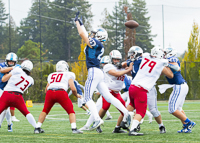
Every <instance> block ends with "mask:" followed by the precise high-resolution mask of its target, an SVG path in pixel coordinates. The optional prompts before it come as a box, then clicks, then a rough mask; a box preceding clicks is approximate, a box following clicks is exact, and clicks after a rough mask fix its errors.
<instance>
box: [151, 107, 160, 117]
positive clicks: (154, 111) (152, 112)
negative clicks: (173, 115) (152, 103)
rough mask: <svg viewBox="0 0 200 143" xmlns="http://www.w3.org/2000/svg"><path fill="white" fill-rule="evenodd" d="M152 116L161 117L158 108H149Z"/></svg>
mask: <svg viewBox="0 0 200 143" xmlns="http://www.w3.org/2000/svg"><path fill="white" fill-rule="evenodd" d="M149 110H150V112H151V114H152V115H153V117H158V116H159V115H160V112H159V111H158V109H156V108H152V109H151V108H149Z"/></svg>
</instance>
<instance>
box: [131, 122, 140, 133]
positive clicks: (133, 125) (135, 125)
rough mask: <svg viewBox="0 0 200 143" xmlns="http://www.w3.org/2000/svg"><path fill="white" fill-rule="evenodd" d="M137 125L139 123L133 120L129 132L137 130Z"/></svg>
mask: <svg viewBox="0 0 200 143" xmlns="http://www.w3.org/2000/svg"><path fill="white" fill-rule="evenodd" d="M138 124H139V121H138V120H133V123H132V126H131V131H132V130H133V129H135V128H137V126H138Z"/></svg>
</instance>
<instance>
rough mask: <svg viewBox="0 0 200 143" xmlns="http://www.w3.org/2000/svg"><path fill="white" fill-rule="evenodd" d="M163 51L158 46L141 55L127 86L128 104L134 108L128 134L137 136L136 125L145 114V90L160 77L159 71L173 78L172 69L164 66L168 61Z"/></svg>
mask: <svg viewBox="0 0 200 143" xmlns="http://www.w3.org/2000/svg"><path fill="white" fill-rule="evenodd" d="M163 57H164V52H163V51H162V49H160V48H158V47H154V48H152V49H151V54H149V53H145V54H143V55H142V61H141V64H140V67H139V70H138V72H137V74H136V76H135V78H134V79H133V81H132V83H131V86H130V88H129V97H130V104H131V105H132V106H133V107H134V108H135V109H136V115H135V116H134V119H133V122H132V126H131V129H130V132H129V136H139V135H143V133H138V132H137V126H138V125H139V122H140V121H141V119H142V118H143V117H144V116H145V112H146V109H147V92H148V91H150V90H151V89H152V88H153V86H154V85H155V83H156V81H157V80H158V78H159V77H160V75H161V73H162V74H164V75H166V76H167V77H168V78H173V73H172V71H171V70H170V69H169V68H168V67H166V66H168V61H167V60H165V59H163Z"/></svg>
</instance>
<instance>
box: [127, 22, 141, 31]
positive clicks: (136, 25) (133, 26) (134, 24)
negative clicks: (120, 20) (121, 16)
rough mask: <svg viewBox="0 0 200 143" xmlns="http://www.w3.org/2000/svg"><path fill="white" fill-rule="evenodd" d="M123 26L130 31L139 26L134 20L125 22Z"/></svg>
mask: <svg viewBox="0 0 200 143" xmlns="http://www.w3.org/2000/svg"><path fill="white" fill-rule="evenodd" d="M125 26H126V27H128V28H130V29H133V28H137V27H138V26H139V24H138V23H137V22H136V21H134V20H129V21H127V22H125Z"/></svg>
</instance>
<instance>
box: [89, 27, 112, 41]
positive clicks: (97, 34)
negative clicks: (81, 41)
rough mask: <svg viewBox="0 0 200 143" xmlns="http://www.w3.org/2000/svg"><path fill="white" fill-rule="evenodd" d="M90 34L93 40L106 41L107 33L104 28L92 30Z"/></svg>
mask: <svg viewBox="0 0 200 143" xmlns="http://www.w3.org/2000/svg"><path fill="white" fill-rule="evenodd" d="M91 33H94V38H95V39H97V40H99V41H101V42H105V41H106V40H107V39H108V33H107V31H106V30H105V29H104V28H97V29H95V30H92V31H91Z"/></svg>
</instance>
